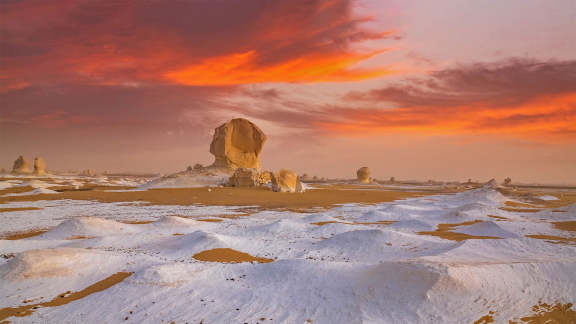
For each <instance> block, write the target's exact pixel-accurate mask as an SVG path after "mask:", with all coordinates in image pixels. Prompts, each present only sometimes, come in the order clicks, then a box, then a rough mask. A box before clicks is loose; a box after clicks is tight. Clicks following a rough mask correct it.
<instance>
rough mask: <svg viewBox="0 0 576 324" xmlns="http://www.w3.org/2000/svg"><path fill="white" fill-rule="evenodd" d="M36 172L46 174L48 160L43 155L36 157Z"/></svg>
mask: <svg viewBox="0 0 576 324" xmlns="http://www.w3.org/2000/svg"><path fill="white" fill-rule="evenodd" d="M34 174H36V175H45V174H46V161H44V159H43V158H41V157H36V158H34Z"/></svg>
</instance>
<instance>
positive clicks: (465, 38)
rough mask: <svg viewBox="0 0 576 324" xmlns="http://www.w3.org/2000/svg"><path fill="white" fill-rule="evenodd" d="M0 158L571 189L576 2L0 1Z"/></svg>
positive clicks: (575, 174)
mask: <svg viewBox="0 0 576 324" xmlns="http://www.w3.org/2000/svg"><path fill="white" fill-rule="evenodd" d="M0 15H1V17H0V68H1V72H0V167H3V168H6V169H10V168H11V165H12V162H13V161H14V160H15V159H16V158H17V157H18V155H24V156H25V157H27V158H28V160H33V158H34V157H35V156H42V157H44V158H45V159H46V161H47V164H48V168H49V169H52V170H82V169H88V168H90V169H94V170H97V171H105V170H106V171H110V172H126V171H129V172H161V173H172V172H177V171H180V170H183V169H185V168H186V167H187V166H188V165H193V164H195V163H202V164H204V165H207V164H210V163H212V161H213V157H212V156H211V155H210V153H209V145H210V141H211V137H212V133H213V131H214V128H216V127H217V126H219V125H220V124H222V123H224V122H226V121H228V120H230V119H232V118H238V117H242V118H248V119H250V120H251V121H253V122H254V123H255V124H257V125H258V126H259V127H260V128H261V129H262V130H263V131H264V133H265V134H266V135H267V137H268V141H267V143H266V145H265V147H264V150H263V152H262V165H263V168H264V169H268V170H277V169H279V168H289V169H292V170H294V171H296V172H298V173H307V174H310V175H317V176H320V177H349V178H352V177H354V176H355V172H356V170H357V169H358V168H359V167H362V166H368V167H369V168H370V169H371V171H372V174H373V177H375V178H377V179H388V178H390V177H395V178H396V179H416V180H429V179H434V180H467V179H469V178H472V179H474V180H479V181H487V180H489V179H491V178H496V179H499V180H501V179H503V178H505V177H511V178H512V179H513V180H515V181H517V182H538V183H557V184H576V42H575V41H574V39H576V2H575V1H573V0H555V1H549V0H507V1H501V0H482V1H462V0H438V1H421V0H243V1H238V0H172V1H165V0H141V1H135V0H53V1H45V0H0Z"/></svg>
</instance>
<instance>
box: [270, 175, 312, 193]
mask: <svg viewBox="0 0 576 324" xmlns="http://www.w3.org/2000/svg"><path fill="white" fill-rule="evenodd" d="M271 182H272V190H274V191H276V192H302V191H304V188H303V187H302V183H301V182H300V179H298V176H297V175H296V173H294V172H292V171H290V170H286V169H282V170H280V171H278V172H275V173H272V174H271Z"/></svg>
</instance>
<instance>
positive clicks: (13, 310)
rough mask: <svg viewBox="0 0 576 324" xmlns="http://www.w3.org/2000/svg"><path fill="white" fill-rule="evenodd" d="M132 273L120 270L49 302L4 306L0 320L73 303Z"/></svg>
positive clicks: (106, 287)
mask: <svg viewBox="0 0 576 324" xmlns="http://www.w3.org/2000/svg"><path fill="white" fill-rule="evenodd" d="M131 275H132V273H131V272H118V273H115V274H113V275H111V276H110V277H108V278H106V279H104V280H101V281H98V282H97V283H95V284H93V285H91V286H89V287H86V288H85V289H82V290H81V291H78V292H70V291H67V292H65V293H63V294H60V295H58V296H56V297H55V298H54V299H52V300H50V301H48V302H44V303H38V304H30V305H23V306H20V307H6V308H2V309H0V321H3V320H5V319H7V318H9V317H12V316H15V317H25V316H29V315H32V313H34V311H35V310H36V309H38V308H42V307H58V306H62V305H66V304H68V303H71V302H73V301H75V300H79V299H82V298H84V297H87V296H89V295H91V294H94V293H97V292H100V291H103V290H106V289H108V288H110V287H112V286H114V285H116V284H118V283H120V282H122V281H123V280H124V279H126V278H128V277H130V276H131ZM1 323H5V322H1ZM7 323H9V322H7Z"/></svg>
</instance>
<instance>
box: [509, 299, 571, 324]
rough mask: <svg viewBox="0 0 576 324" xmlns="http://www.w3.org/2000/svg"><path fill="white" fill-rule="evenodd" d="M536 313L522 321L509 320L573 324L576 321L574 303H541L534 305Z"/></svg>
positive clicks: (540, 323) (539, 323) (510, 322)
mask: <svg viewBox="0 0 576 324" xmlns="http://www.w3.org/2000/svg"><path fill="white" fill-rule="evenodd" d="M532 312H533V313H534V314H532V315H530V316H526V317H522V318H520V321H521V322H515V321H509V324H520V323H527V324H573V323H576V311H574V310H573V309H572V303H567V304H560V303H557V304H555V305H549V304H546V303H539V304H538V305H535V306H533V307H532Z"/></svg>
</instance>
